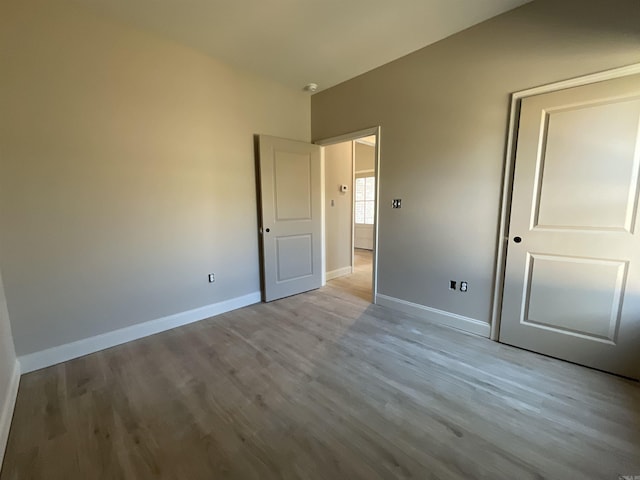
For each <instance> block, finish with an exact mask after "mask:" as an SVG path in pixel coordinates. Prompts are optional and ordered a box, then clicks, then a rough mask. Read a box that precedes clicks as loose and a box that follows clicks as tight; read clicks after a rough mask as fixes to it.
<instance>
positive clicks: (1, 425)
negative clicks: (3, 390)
mask: <svg viewBox="0 0 640 480" xmlns="http://www.w3.org/2000/svg"><path fill="white" fill-rule="evenodd" d="M19 385H20V363H19V362H18V360H16V361H15V364H14V366H13V373H12V374H11V379H10V380H9V388H8V389H7V395H6V397H5V398H3V399H0V400H2V402H3V403H2V409H0V470H2V461H3V459H4V454H5V452H6V449H7V441H8V440H9V430H10V429H11V420H13V410H14V409H15V407H16V399H17V398H18V386H19Z"/></svg>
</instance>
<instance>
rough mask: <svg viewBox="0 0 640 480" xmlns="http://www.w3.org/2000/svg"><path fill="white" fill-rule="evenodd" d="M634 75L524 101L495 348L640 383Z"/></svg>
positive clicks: (637, 93) (638, 90)
mask: <svg viewBox="0 0 640 480" xmlns="http://www.w3.org/2000/svg"><path fill="white" fill-rule="evenodd" d="M639 171H640V76H639V75H635V76H629V77H625V78H619V79H615V80H608V81H604V82H599V83H594V84H590V85H584V86H580V87H574V88H569V89H565V90H559V91H556V92H552V93H547V94H542V95H535V96H532V97H528V98H525V99H524V100H523V101H522V105H521V110H520V124H519V129H518V140H517V151H516V163H515V171H514V183H513V198H512V207H511V220H510V224H509V235H510V238H509V246H508V252H507V265H506V272H505V286H504V296H503V307H502V322H501V327H500V341H501V342H504V343H508V344H511V345H515V346H519V347H523V348H526V349H528V350H533V351H536V352H540V353H543V354H547V355H551V356H554V357H558V358H562V359H565V360H569V361H572V362H575V363H579V364H582V365H587V366H591V367H595V368H598V369H601V370H605V371H608V372H612V373H617V374H621V375H625V376H628V377H633V378H640V218H638V217H639V215H640V212H639V209H638V191H639V188H638V182H639V178H638V177H639V174H640V173H639Z"/></svg>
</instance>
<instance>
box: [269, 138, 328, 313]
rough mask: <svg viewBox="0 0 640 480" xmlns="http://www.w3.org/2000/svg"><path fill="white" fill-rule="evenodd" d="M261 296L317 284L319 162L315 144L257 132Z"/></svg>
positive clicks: (319, 275) (319, 280) (280, 295)
mask: <svg viewBox="0 0 640 480" xmlns="http://www.w3.org/2000/svg"><path fill="white" fill-rule="evenodd" d="M259 156H260V158H259V162H258V163H259V172H258V173H259V177H260V197H261V198H260V200H261V218H260V221H261V238H262V241H261V248H262V254H263V255H262V258H263V266H262V269H263V296H264V300H265V301H268V302H269V301H272V300H277V299H279V298H283V297H287V296H290V295H295V294H297V293H302V292H306V291H308V290H312V289H314V288H319V287H320V286H321V285H322V268H321V263H322V252H321V246H322V190H321V186H322V177H321V174H322V164H321V151H320V147H319V146H317V145H311V144H308V143H304V142H297V141H294V140H286V139H282V138H275V137H269V136H265V135H261V136H260V137H259Z"/></svg>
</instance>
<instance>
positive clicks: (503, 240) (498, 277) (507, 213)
mask: <svg viewBox="0 0 640 480" xmlns="http://www.w3.org/2000/svg"><path fill="white" fill-rule="evenodd" d="M638 73H640V63H636V64H632V65H627V66H624V67H619V68H614V69H611V70H605V71H602V72H597V73H592V74H589V75H583V76H581V77H576V78H571V79H568V80H563V81H560V82H554V83H550V84H547V85H542V86H539V87H534V88H529V89H527V90H520V91H518V92H515V93H513V94H511V101H510V111H509V125H508V130H507V145H506V156H505V161H504V168H503V171H502V172H503V173H502V196H501V199H500V225H499V228H498V238H497V247H496V264H495V281H494V286H493V301H492V308H491V335H490V338H491V340H494V341H496V342H497V341H499V337H500V321H501V316H502V296H503V292H504V281H505V278H504V277H505V269H506V264H507V244H508V240H509V222H510V217H511V197H512V193H513V174H514V170H515V160H516V158H515V156H516V145H517V136H518V122H519V120H520V105H521V103H522V100H523V99H524V98H526V97H531V96H534V95H541V94H544V93H550V92H555V91H557V90H563V89H566V88H572V87H580V86H583V85H588V84H590V83H597V82H603V81H605V80H612V79H614V78H621V77H626V76H629V75H636V74H638Z"/></svg>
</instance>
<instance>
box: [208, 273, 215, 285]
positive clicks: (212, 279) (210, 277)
mask: <svg viewBox="0 0 640 480" xmlns="http://www.w3.org/2000/svg"><path fill="white" fill-rule="evenodd" d="M215 281H216V274H215V273H210V274H209V283H213V282H215Z"/></svg>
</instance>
